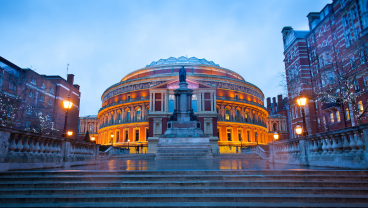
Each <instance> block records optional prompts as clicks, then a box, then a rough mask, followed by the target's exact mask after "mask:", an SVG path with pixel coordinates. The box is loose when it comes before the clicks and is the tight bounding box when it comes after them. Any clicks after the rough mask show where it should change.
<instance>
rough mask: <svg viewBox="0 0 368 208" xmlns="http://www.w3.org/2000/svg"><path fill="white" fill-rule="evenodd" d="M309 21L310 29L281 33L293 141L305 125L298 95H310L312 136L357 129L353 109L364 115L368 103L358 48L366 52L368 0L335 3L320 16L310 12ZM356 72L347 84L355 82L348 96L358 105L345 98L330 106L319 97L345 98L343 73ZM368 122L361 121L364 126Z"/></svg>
mask: <svg viewBox="0 0 368 208" xmlns="http://www.w3.org/2000/svg"><path fill="white" fill-rule="evenodd" d="M307 18H308V23H309V30H308V31H298V30H294V29H293V28H292V27H284V28H283V29H282V36H283V45H284V56H285V59H284V63H285V70H286V80H287V84H288V96H289V100H290V112H291V124H292V127H291V128H292V129H293V131H292V134H293V135H292V136H293V137H295V136H296V135H295V131H294V128H295V126H296V125H298V124H299V125H301V124H302V114H301V109H300V107H299V106H297V104H296V98H297V96H298V95H299V94H300V93H302V94H304V95H306V96H307V97H309V102H308V103H307V106H306V107H305V118H306V126H307V131H308V133H309V134H314V133H319V132H325V131H330V130H335V129H341V128H345V127H350V126H355V125H357V119H356V118H355V117H354V114H353V110H354V109H359V113H363V109H364V108H365V107H366V106H367V104H368V103H367V98H368V94H367V93H366V88H367V84H368V82H367V81H368V76H367V64H365V63H366V60H365V59H366V57H367V55H366V52H364V51H360V49H359V48H362V47H365V48H366V43H367V41H366V40H367V31H368V30H367V27H368V1H367V0H333V1H332V3H331V4H327V5H326V6H325V7H324V8H322V10H321V11H320V12H311V13H309V14H308V15H307ZM352 69H354V70H355V69H356V70H355V71H354V74H350V75H349V76H350V77H348V78H347V79H346V80H354V83H353V85H354V87H353V89H351V90H350V91H349V92H352V94H353V96H357V97H358V98H357V99H356V105H354V106H353V105H352V104H351V103H350V104H349V102H346V100H343V99H337V100H336V101H335V102H331V101H330V100H329V99H321V97H318V96H316V95H321V94H322V93H323V92H325V93H326V92H328V93H329V94H328V96H330V97H332V96H334V95H336V96H337V97H342V96H344V95H342V94H344V93H345V92H346V91H344V88H343V87H340V89H339V85H340V84H341V83H340V81H339V80H342V78H343V76H341V73H340V72H341V71H348V70H352ZM344 83H346V81H345V82H344ZM341 86H343V85H341ZM331 89H335V91H333V92H332V91H331ZM331 92H332V93H331ZM328 96H326V97H328ZM367 121H368V119H366V117H363V123H365V122H367Z"/></svg>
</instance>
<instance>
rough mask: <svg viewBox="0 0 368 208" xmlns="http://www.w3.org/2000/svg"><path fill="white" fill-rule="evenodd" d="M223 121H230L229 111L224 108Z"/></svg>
mask: <svg viewBox="0 0 368 208" xmlns="http://www.w3.org/2000/svg"><path fill="white" fill-rule="evenodd" d="M225 120H227V121H228V120H230V109H228V108H226V110H225Z"/></svg>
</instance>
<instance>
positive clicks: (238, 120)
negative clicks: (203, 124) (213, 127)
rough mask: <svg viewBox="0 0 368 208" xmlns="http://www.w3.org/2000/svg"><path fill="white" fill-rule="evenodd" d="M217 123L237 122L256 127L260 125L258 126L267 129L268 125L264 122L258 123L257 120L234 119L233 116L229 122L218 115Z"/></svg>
mask: <svg viewBox="0 0 368 208" xmlns="http://www.w3.org/2000/svg"><path fill="white" fill-rule="evenodd" d="M217 121H225V122H237V123H246V124H254V125H258V126H262V127H265V128H267V125H266V123H264V122H262V121H257V120H256V119H250V118H242V117H239V118H236V117H235V118H233V117H232V116H230V117H229V120H227V119H225V117H224V116H220V115H218V117H217Z"/></svg>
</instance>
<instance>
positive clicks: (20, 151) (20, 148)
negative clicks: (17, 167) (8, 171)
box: [16, 134, 23, 156]
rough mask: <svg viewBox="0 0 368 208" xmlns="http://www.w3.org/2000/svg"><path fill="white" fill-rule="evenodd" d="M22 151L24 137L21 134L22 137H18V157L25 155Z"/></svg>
mask: <svg viewBox="0 0 368 208" xmlns="http://www.w3.org/2000/svg"><path fill="white" fill-rule="evenodd" d="M22 149H23V135H22V134H20V136H19V137H18V143H17V150H18V151H17V152H16V153H17V155H19V156H23V153H22Z"/></svg>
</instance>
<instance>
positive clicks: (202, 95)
mask: <svg viewBox="0 0 368 208" xmlns="http://www.w3.org/2000/svg"><path fill="white" fill-rule="evenodd" d="M201 103H202V107H201V111H204V109H205V108H204V93H203V92H201Z"/></svg>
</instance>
